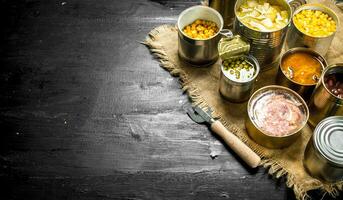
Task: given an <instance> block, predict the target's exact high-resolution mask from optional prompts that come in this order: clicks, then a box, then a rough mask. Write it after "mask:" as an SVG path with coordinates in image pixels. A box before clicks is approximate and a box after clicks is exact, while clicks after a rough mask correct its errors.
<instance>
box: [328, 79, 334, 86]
mask: <svg viewBox="0 0 343 200" xmlns="http://www.w3.org/2000/svg"><path fill="white" fill-rule="evenodd" d="M327 83H328V86H329V87H332V86H333V80H332V79H331V77H330V78H328V81H327Z"/></svg>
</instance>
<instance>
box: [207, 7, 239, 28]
mask: <svg viewBox="0 0 343 200" xmlns="http://www.w3.org/2000/svg"><path fill="white" fill-rule="evenodd" d="M235 3H236V0H207V1H206V4H207V5H208V6H210V7H211V8H213V9H215V10H217V11H218V12H219V13H220V14H221V15H222V16H223V19H224V27H225V28H228V27H231V26H232V24H233V21H234V19H235V12H234V8H235Z"/></svg>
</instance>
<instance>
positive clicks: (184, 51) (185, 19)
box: [177, 6, 223, 66]
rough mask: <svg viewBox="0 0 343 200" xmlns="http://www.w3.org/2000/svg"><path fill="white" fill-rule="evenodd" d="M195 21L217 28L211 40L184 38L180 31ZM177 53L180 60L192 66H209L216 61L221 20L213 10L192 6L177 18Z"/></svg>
mask: <svg viewBox="0 0 343 200" xmlns="http://www.w3.org/2000/svg"><path fill="white" fill-rule="evenodd" d="M197 19H204V20H209V21H212V22H215V23H216V24H217V26H218V28H219V31H218V33H217V34H216V35H214V36H213V37H211V38H208V39H203V40H197V39H193V38H190V37H188V36H186V35H185V34H184V33H183V31H182V29H183V28H184V27H185V26H186V25H189V24H191V23H192V22H194V21H195V20H197ZM177 28H178V52H179V56H180V58H181V59H182V60H184V61H186V62H188V63H190V64H192V65H200V66H204V65H210V64H212V63H214V62H216V61H217V59H218V49H217V46H218V42H219V40H220V39H221V34H220V31H221V30H222V29H223V18H222V17H221V15H220V14H219V13H218V12H217V11H216V10H214V9H212V8H210V7H207V6H193V7H190V8H188V9H186V10H184V11H183V12H182V13H181V14H180V15H179V18H178V22H177Z"/></svg>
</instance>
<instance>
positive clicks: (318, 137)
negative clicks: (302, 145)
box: [312, 116, 343, 168]
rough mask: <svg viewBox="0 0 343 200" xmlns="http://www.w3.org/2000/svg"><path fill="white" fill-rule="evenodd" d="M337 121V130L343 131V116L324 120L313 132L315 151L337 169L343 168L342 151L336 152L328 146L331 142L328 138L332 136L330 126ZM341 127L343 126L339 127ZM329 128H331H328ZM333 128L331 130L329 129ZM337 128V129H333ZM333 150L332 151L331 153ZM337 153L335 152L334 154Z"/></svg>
mask: <svg viewBox="0 0 343 200" xmlns="http://www.w3.org/2000/svg"><path fill="white" fill-rule="evenodd" d="M334 120H336V123H335V125H336V128H341V129H343V116H331V117H327V118H325V119H323V120H322V121H320V122H319V123H318V125H317V126H316V128H315V129H314V131H313V139H312V140H313V143H314V145H315V149H316V150H317V151H318V152H319V153H320V155H321V156H323V157H324V158H325V159H326V160H327V161H328V162H329V163H331V164H333V165H334V166H336V167H339V168H343V156H339V155H343V154H342V149H341V150H339V149H338V150H336V151H335V150H334V149H332V148H331V147H329V146H328V145H329V144H330V142H329V141H328V138H327V137H328V136H329V135H330V134H329V133H330V131H331V130H332V126H330V123H332V121H334ZM337 120H339V122H342V123H341V124H340V123H337ZM339 125H341V126H339ZM328 126H329V127H328ZM328 128H331V129H328ZM333 128H335V127H333ZM330 150H331V151H330ZM332 151H335V152H332Z"/></svg>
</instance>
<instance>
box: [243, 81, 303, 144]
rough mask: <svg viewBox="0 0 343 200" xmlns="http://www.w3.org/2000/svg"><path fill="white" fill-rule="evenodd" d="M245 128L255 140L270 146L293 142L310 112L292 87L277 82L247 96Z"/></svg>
mask: <svg viewBox="0 0 343 200" xmlns="http://www.w3.org/2000/svg"><path fill="white" fill-rule="evenodd" d="M247 111H248V116H247V118H246V120H245V127H246V129H247V132H248V135H249V136H250V137H251V139H253V140H254V141H255V142H256V143H258V144H260V145H262V146H264V147H267V148H272V149H280V148H284V147H288V146H289V145H291V144H292V143H294V142H295V141H296V140H297V139H298V137H299V136H300V134H301V133H302V129H303V127H304V126H305V125H306V123H307V120H308V117H309V111H308V108H307V105H306V103H305V101H304V100H303V99H302V98H301V97H300V96H299V95H298V94H297V93H296V92H294V91H293V90H291V89H288V88H286V87H282V86H278V85H270V86H265V87H263V88H260V89H259V90H257V91H256V92H255V93H254V94H253V95H252V96H251V97H250V99H249V102H248V105H247Z"/></svg>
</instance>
